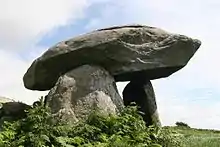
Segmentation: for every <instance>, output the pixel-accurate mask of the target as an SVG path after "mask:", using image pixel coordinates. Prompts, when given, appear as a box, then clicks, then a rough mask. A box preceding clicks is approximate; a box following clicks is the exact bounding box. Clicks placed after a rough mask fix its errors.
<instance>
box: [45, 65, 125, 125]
mask: <svg viewBox="0 0 220 147" xmlns="http://www.w3.org/2000/svg"><path fill="white" fill-rule="evenodd" d="M46 103H47V104H48V105H49V107H51V109H52V113H53V114H54V115H55V116H57V117H59V118H60V119H62V120H68V122H74V121H78V120H84V119H86V118H87V116H88V115H89V114H90V113H91V112H92V111H93V110H98V111H100V112H101V113H104V114H109V113H111V114H115V113H117V112H118V111H120V109H122V108H123V100H122V98H121V97H120V95H119V94H118V91H117V88H116V83H115V81H114V78H113V77H112V76H111V75H109V73H108V72H107V71H106V70H105V69H103V68H101V67H98V66H90V65H84V66H81V67H79V68H76V69H74V70H71V71H69V72H68V73H66V74H64V75H63V76H61V77H60V78H59V79H58V81H57V82H56V85H55V86H54V87H53V88H52V89H51V90H50V92H49V94H48V95H47V99H46Z"/></svg>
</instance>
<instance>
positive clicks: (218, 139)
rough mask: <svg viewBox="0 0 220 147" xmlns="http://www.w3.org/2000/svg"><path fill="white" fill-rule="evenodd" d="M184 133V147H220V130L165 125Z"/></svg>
mask: <svg viewBox="0 0 220 147" xmlns="http://www.w3.org/2000/svg"><path fill="white" fill-rule="evenodd" d="M164 128H166V129H169V130H172V131H175V132H178V133H180V134H182V135H183V138H184V139H183V140H182V142H183V144H184V147H220V131H217V130H207V129H196V128H186V127H164Z"/></svg>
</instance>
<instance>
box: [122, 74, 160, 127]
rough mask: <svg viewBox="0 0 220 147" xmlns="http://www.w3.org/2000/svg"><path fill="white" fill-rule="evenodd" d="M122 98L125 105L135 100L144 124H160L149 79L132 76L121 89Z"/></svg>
mask: <svg viewBox="0 0 220 147" xmlns="http://www.w3.org/2000/svg"><path fill="white" fill-rule="evenodd" d="M123 100H124V104H125V106H128V105H130V104H131V102H135V103H136V104H137V105H138V106H139V109H138V110H139V111H140V112H142V113H143V114H141V115H142V117H143V119H144V121H145V122H146V125H147V126H149V125H153V124H154V125H157V126H161V123H160V120H159V115H158V112H157V104H156V100H155V94H154V90H153V86H152V84H151V82H150V80H147V79H146V78H143V77H142V76H139V77H135V78H133V79H132V80H131V81H130V83H128V85H127V86H126V87H125V89H124V91H123Z"/></svg>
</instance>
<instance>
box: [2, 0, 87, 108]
mask: <svg viewBox="0 0 220 147" xmlns="http://www.w3.org/2000/svg"><path fill="white" fill-rule="evenodd" d="M88 6H89V3H88V2H87V0H80V1H78V0H19V1H14V0H0V12H1V13H0V24H1V25H0V69H1V72H0V95H1V96H6V97H9V98H14V99H16V100H19V101H23V102H26V103H29V104H31V103H32V102H33V101H34V100H37V99H38V98H39V96H42V95H45V92H37V91H30V90H27V89H25V88H24V86H23V81H22V78H23V75H24V73H25V72H26V70H27V68H28V67H29V65H30V64H31V62H32V61H33V60H34V59H35V58H36V57H37V56H39V55H40V54H41V53H42V51H43V50H45V49H47V48H46V47H45V48H43V47H39V46H36V44H37V42H38V40H39V39H41V38H42V36H43V35H45V34H46V33H48V32H50V31H52V30H55V29H56V28H58V27H60V26H65V25H70V24H72V23H74V22H75V20H77V19H79V18H82V17H83V16H84V10H85V9H86V8H87V7H88ZM26 48H28V50H25V55H21V54H22V53H24V52H21V51H22V50H24V49H26ZM18 53H20V56H19V54H18ZM21 56H22V57H23V59H25V60H23V59H22V58H21Z"/></svg>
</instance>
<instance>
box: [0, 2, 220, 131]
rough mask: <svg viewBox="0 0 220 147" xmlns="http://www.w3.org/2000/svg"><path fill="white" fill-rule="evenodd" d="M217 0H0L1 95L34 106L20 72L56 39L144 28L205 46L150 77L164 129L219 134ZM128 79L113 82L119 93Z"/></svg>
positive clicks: (32, 93) (219, 31)
mask: <svg viewBox="0 0 220 147" xmlns="http://www.w3.org/2000/svg"><path fill="white" fill-rule="evenodd" d="M219 8H220V1H219V0H208V1H207V0H166V1H164V0H135V1H134V0H120V1H119V0H80V1H79V0H0V24H1V25H0V96H4V97H8V98H12V99H14V100H16V101H22V102H25V103H28V104H32V103H33V101H36V100H38V99H39V97H40V96H43V95H46V94H47V93H48V91H45V92H39V91H31V90H27V89H25V88H24V86H23V81H22V78H23V75H24V73H25V72H26V70H27V69H28V67H29V66H30V64H31V63H32V62H33V60H34V59H36V58H37V57H39V56H40V55H41V54H42V53H43V52H45V51H46V50H47V49H48V48H49V47H51V46H53V45H54V44H56V43H58V42H59V41H62V40H66V39H69V38H71V37H74V36H77V35H80V34H84V33H86V32H89V31H92V30H94V29H98V28H103V27H109V26H112V25H124V24H143V25H148V26H154V27H159V28H161V29H164V30H166V31H169V32H171V33H179V34H183V35H187V36H189V37H193V38H197V39H199V40H201V41H202V45H201V47H200V48H199V50H198V51H197V52H196V54H195V55H194V56H193V58H192V59H191V60H190V62H189V63H188V64H187V66H186V67H184V68H183V69H181V70H180V71H178V72H176V73H174V74H173V75H171V76H170V77H168V78H162V79H157V80H153V81H152V83H153V86H154V91H155V93H156V99H157V104H158V111H159V114H160V118H161V122H162V124H163V125H174V124H175V122H176V121H183V122H185V123H187V124H189V125H190V126H191V127H197V128H207V129H218V130H220V76H219V75H220V68H219V65H218V63H220V58H219V54H220V50H219V45H218V41H219V38H220V28H219V26H220V17H219V16H218V15H219V14H220V9H219ZM126 84H127V83H126V82H120V83H117V86H118V89H119V91H120V93H121V92H122V90H123V88H124V86H125V85H126Z"/></svg>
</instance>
